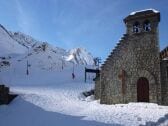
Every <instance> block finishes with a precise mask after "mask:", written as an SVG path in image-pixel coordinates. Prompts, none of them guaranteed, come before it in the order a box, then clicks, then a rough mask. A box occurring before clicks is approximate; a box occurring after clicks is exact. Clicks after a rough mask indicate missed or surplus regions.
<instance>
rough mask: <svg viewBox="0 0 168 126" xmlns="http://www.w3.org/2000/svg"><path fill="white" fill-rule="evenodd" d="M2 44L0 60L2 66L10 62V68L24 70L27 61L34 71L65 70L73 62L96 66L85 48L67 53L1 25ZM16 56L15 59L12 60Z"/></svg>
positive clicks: (0, 41)
mask: <svg viewBox="0 0 168 126" xmlns="http://www.w3.org/2000/svg"><path fill="white" fill-rule="evenodd" d="M0 44H1V46H0V56H1V57H2V58H3V59H2V58H0V64H1V66H7V65H6V64H4V63H6V62H8V63H7V64H8V66H9V65H12V66H13V67H15V68H18V69H23V67H25V64H26V63H27V61H29V66H31V67H32V68H33V69H34V68H37V69H38V68H40V69H47V70H55V69H63V67H66V66H67V67H68V66H72V64H73V63H72V62H74V63H75V64H79V65H94V61H93V57H92V56H91V54H90V53H88V52H87V51H86V50H85V49H83V48H75V49H71V50H70V51H66V50H65V49H62V48H59V47H54V46H52V45H50V44H49V43H47V42H42V41H38V40H36V39H34V38H33V37H31V36H29V35H26V34H24V33H21V32H9V31H7V30H6V29H5V28H4V27H3V26H2V25H0ZM14 54H15V57H14V58H13V57H12V58H11V55H14ZM16 54H17V57H16ZM71 55H73V57H74V58H73V59H72V60H70V61H67V60H66V58H67V57H69V56H71ZM9 56H10V57H9ZM4 58H5V59H4ZM2 62H3V63H2ZM1 66H0V67H1Z"/></svg>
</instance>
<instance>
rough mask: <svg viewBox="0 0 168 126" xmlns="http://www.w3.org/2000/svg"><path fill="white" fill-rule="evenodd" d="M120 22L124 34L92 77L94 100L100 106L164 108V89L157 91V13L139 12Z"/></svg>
mask: <svg viewBox="0 0 168 126" xmlns="http://www.w3.org/2000/svg"><path fill="white" fill-rule="evenodd" d="M124 22H125V25H126V34H124V35H123V37H122V38H121V40H120V41H119V43H118V44H117V46H116V47H115V49H114V50H113V51H112V52H111V54H110V55H109V56H108V58H107V59H106V61H105V63H104V64H103V65H102V67H101V71H100V77H98V78H96V81H95V98H96V99H100V103H102V104H118V103H129V102H152V103H158V104H166V105H168V98H167V97H166V95H167V96H168V93H167V92H168V86H167V88H164V90H162V89H161V88H163V86H162V85H161V71H160V55H159V32H158V24H159V22H160V13H159V12H158V11H156V10H153V9H150V10H145V11H139V12H135V13H133V14H131V15H129V16H127V17H126V18H125V19H124ZM163 69H164V68H163ZM163 81H164V80H163ZM164 84H165V85H168V83H167V82H165V83H164ZM165 85H164V87H166V86H165ZM162 91H163V92H162Z"/></svg>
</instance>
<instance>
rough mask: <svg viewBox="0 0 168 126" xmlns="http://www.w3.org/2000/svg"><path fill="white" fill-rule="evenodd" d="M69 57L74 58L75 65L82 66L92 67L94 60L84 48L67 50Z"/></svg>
mask: <svg viewBox="0 0 168 126" xmlns="http://www.w3.org/2000/svg"><path fill="white" fill-rule="evenodd" d="M69 54H70V56H73V57H74V60H73V61H74V62H75V63H76V64H83V65H93V64H94V60H93V56H92V55H91V54H90V53H88V52H87V51H86V49H84V48H74V49H71V50H69Z"/></svg>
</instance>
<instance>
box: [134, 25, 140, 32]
mask: <svg viewBox="0 0 168 126" xmlns="http://www.w3.org/2000/svg"><path fill="white" fill-rule="evenodd" d="M139 32H140V24H139V22H135V23H134V25H133V33H139Z"/></svg>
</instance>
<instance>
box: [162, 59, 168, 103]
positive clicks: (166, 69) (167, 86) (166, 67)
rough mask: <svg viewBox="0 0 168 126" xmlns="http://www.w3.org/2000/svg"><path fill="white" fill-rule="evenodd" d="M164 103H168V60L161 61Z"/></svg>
mask: <svg viewBox="0 0 168 126" xmlns="http://www.w3.org/2000/svg"><path fill="white" fill-rule="evenodd" d="M161 83H162V85H161V86H162V88H161V89H162V104H163V105H168V60H162V61H161Z"/></svg>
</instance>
